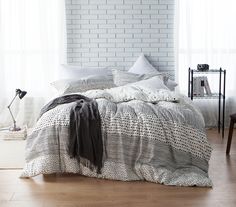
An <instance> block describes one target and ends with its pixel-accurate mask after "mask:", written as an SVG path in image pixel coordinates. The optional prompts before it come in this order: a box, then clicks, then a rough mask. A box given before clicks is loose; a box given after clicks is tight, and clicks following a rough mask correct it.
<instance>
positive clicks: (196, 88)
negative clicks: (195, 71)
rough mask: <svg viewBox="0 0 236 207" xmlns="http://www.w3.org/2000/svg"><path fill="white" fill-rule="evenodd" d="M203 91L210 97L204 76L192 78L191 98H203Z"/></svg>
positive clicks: (206, 79) (207, 83)
mask: <svg viewBox="0 0 236 207" xmlns="http://www.w3.org/2000/svg"><path fill="white" fill-rule="evenodd" d="M204 90H205V91H206V94H207V95H209V96H210V95H212V93H211V89H210V86H209V82H208V78H207V77H206V76H198V77H193V96H195V97H203V96H204Z"/></svg>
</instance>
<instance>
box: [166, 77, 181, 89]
mask: <svg viewBox="0 0 236 207" xmlns="http://www.w3.org/2000/svg"><path fill="white" fill-rule="evenodd" d="M165 85H166V86H167V87H168V88H169V89H170V90H171V91H174V90H175V87H176V86H177V85H178V84H177V83H176V82H175V81H173V80H171V79H168V80H167V81H166V82H165Z"/></svg>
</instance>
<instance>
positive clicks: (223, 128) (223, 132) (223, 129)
mask: <svg viewBox="0 0 236 207" xmlns="http://www.w3.org/2000/svg"><path fill="white" fill-rule="evenodd" d="M225 79H226V70H224V85H223V115H222V116H223V117H222V119H223V120H222V138H224V135H225Z"/></svg>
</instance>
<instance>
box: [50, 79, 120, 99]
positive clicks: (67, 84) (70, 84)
mask: <svg viewBox="0 0 236 207" xmlns="http://www.w3.org/2000/svg"><path fill="white" fill-rule="evenodd" d="M51 85H52V86H53V87H54V88H55V89H56V90H57V91H58V93H59V94H60V95H62V94H67V93H78V92H85V91H88V90H92V89H105V88H112V87H114V86H115V84H114V82H113V79H112V76H89V77H86V78H81V79H61V80H57V81H55V82H53V83H51Z"/></svg>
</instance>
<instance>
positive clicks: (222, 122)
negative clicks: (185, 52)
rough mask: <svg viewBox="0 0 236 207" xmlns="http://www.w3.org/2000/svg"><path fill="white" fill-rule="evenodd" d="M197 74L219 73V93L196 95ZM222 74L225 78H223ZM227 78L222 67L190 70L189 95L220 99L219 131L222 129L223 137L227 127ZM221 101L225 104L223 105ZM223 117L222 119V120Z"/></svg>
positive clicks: (193, 97) (197, 97)
mask: <svg viewBox="0 0 236 207" xmlns="http://www.w3.org/2000/svg"><path fill="white" fill-rule="evenodd" d="M195 74H217V75H219V91H218V93H212V95H207V94H204V96H194V95H193V77H194V75H195ZM222 76H224V77H223V80H222ZM225 79H226V70H222V68H220V69H210V70H207V71H199V70H196V69H191V68H189V70H188V97H190V98H191V100H193V99H218V101H219V102H218V132H219V133H220V130H221V129H222V138H224V128H225ZM221 101H223V104H222V106H221ZM221 113H222V117H221ZM221 119H222V120H221Z"/></svg>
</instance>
